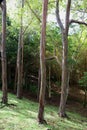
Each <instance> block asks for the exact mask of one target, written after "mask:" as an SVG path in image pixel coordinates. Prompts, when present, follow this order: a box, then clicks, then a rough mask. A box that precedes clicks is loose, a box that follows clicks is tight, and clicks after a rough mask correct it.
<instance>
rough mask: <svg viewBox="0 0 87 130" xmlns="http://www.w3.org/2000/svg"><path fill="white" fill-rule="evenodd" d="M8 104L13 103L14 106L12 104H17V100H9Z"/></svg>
mask: <svg viewBox="0 0 87 130" xmlns="http://www.w3.org/2000/svg"><path fill="white" fill-rule="evenodd" d="M9 102H11V103H13V104H14V103H16V104H18V101H17V100H14V99H10V100H9Z"/></svg>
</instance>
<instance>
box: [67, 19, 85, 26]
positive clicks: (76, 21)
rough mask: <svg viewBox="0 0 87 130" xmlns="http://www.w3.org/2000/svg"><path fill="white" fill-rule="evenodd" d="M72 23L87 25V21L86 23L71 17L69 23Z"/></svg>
mask: <svg viewBox="0 0 87 130" xmlns="http://www.w3.org/2000/svg"><path fill="white" fill-rule="evenodd" d="M72 23H77V24H83V25H85V26H87V23H85V22H83V21H78V20H73V19H71V20H70V21H69V25H70V24H72Z"/></svg>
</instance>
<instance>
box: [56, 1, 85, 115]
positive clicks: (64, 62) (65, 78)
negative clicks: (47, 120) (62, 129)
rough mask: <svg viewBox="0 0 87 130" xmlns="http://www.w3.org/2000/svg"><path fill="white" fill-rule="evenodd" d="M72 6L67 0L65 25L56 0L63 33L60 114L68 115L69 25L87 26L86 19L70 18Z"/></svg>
mask: <svg viewBox="0 0 87 130" xmlns="http://www.w3.org/2000/svg"><path fill="white" fill-rule="evenodd" d="M70 8H71V0H67V3H66V16H65V26H64V25H63V23H62V21H61V19H60V14H59V0H56V18H57V22H58V25H59V27H60V29H61V34H62V84H61V99H60V106H59V116H60V117H66V116H67V115H66V102H67V97H68V91H69V78H70V70H69V69H68V67H69V65H68V61H67V60H68V32H69V26H70V24H72V23H76V24H81V25H85V26H87V23H85V22H84V21H78V20H74V19H70Z"/></svg>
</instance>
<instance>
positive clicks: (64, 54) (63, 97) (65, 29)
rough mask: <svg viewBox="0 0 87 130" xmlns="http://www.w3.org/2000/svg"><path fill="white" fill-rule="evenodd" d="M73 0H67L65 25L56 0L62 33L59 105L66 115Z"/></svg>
mask: <svg viewBox="0 0 87 130" xmlns="http://www.w3.org/2000/svg"><path fill="white" fill-rule="evenodd" d="M70 7H71V0H67V4H66V17H65V27H64V25H63V23H62V21H61V19H60V15H59V0H56V17H57V22H58V24H59V26H60V29H61V33H62V84H61V99H60V107H59V116H60V117H66V113H65V111H66V110H65V108H66V101H67V97H68V89H69V84H68V62H67V60H68V31H69V17H70Z"/></svg>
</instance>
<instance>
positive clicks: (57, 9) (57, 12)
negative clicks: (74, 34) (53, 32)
mask: <svg viewBox="0 0 87 130" xmlns="http://www.w3.org/2000/svg"><path fill="white" fill-rule="evenodd" d="M56 19H57V22H58V24H59V27H60V29H61V32H62V33H63V30H64V26H63V23H62V22H61V19H60V15H59V0H56Z"/></svg>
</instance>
